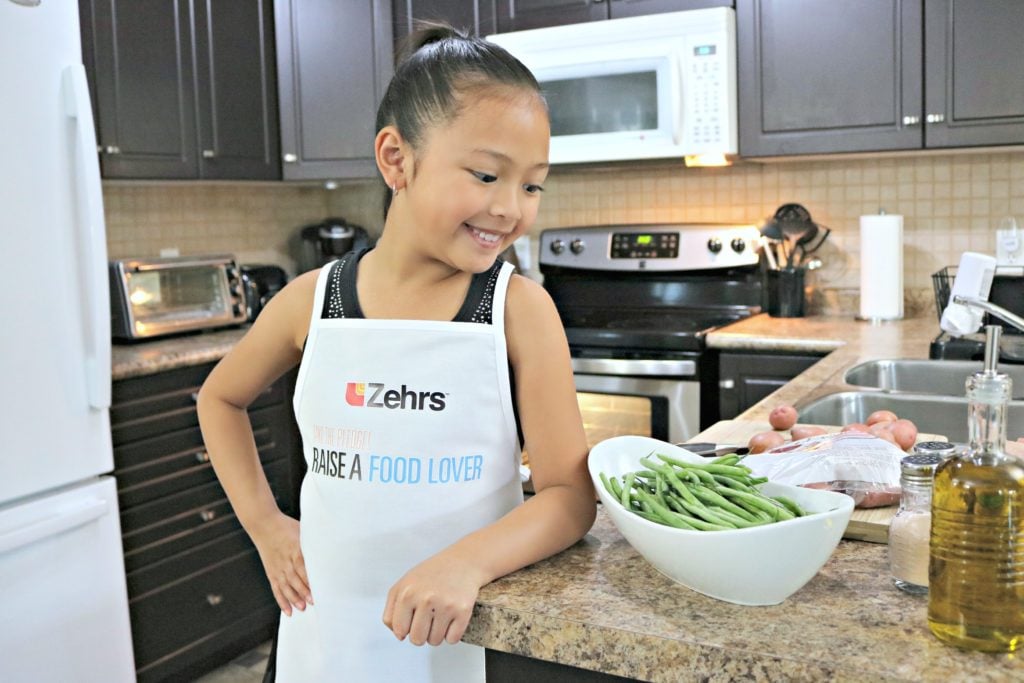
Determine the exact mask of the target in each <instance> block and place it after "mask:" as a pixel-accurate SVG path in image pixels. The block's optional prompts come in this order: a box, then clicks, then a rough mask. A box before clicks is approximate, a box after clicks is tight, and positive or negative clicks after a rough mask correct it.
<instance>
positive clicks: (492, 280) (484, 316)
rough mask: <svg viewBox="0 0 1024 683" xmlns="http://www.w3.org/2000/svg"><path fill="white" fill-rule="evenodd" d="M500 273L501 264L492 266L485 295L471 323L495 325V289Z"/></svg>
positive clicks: (481, 298)
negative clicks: (493, 313)
mask: <svg viewBox="0 0 1024 683" xmlns="http://www.w3.org/2000/svg"><path fill="white" fill-rule="evenodd" d="M500 272H501V263H500V262H498V263H495V264H494V265H493V266H491V272H490V273H489V275H488V277H487V286H486V287H484V294H483V296H482V297H480V302H479V303H478V304H477V305H476V309H475V310H474V311H473V315H471V316H470V318H469V321H470V322H474V323H481V324H484V325H491V324H493V322H494V321H493V320H492V316H491V313H492V309H493V308H494V287H495V285H497V284H498V274H499V273H500Z"/></svg>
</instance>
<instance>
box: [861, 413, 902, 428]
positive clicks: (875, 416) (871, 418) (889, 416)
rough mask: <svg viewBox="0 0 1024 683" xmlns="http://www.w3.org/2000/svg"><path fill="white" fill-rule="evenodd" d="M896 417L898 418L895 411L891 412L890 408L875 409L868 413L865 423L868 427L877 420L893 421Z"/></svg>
mask: <svg viewBox="0 0 1024 683" xmlns="http://www.w3.org/2000/svg"><path fill="white" fill-rule="evenodd" d="M898 419H899V418H898V417H897V416H896V413H894V412H892V411H891V410H876V411H875V412H873V413H871V414H870V415H868V419H867V421H866V424H867V426H868V427H870V426H871V425H873V424H876V423H878V422H895V421H896V420H898Z"/></svg>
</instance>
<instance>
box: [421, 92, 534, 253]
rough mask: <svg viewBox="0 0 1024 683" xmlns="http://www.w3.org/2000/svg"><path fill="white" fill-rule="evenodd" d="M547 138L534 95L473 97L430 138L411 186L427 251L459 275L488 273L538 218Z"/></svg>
mask: <svg viewBox="0 0 1024 683" xmlns="http://www.w3.org/2000/svg"><path fill="white" fill-rule="evenodd" d="M549 138H550V129H549V125H548V115H547V111H546V110H545V108H544V106H543V104H542V103H541V101H540V99H539V98H538V97H537V95H536V94H534V93H532V92H528V91H520V90H512V89H508V90H505V91H499V92H498V93H492V94H490V95H483V96H480V95H477V96H474V95H472V94H470V95H467V96H466V99H465V100H464V102H463V106H462V109H461V110H460V113H459V116H458V117H457V118H456V119H454V120H453V121H451V122H450V123H447V124H442V125H436V126H435V127H434V128H433V129H431V130H430V131H429V132H428V133H427V135H426V136H425V138H424V140H423V143H422V144H421V145H420V149H419V150H417V153H416V154H415V161H416V171H415V176H414V177H413V178H412V179H411V180H409V181H408V183H407V185H406V188H407V191H408V194H407V196H406V202H407V203H408V209H409V213H408V217H409V220H410V221H411V222H412V227H413V234H415V235H417V236H418V237H419V238H420V239H422V240H424V242H422V243H421V246H422V247H423V248H424V250H425V251H426V252H427V253H428V254H430V255H431V256H432V257H433V258H436V259H438V260H440V261H442V262H444V263H447V264H448V265H450V266H452V267H454V268H457V269H459V270H463V271H468V272H474V273H479V272H482V271H484V270H487V269H488V268H489V267H490V266H491V265H492V264H493V263H494V259H495V258H497V256H498V254H499V253H501V251H502V250H504V249H505V248H506V247H508V246H509V245H510V244H512V242H513V241H515V239H516V238H517V237H519V236H520V235H522V234H523V233H524V232H526V231H527V230H528V229H529V227H530V225H531V224H532V223H533V221H534V219H535V218H536V217H537V208H538V205H539V203H540V194H541V191H542V187H541V184H542V183H543V182H544V180H545V178H546V177H547V172H548V141H549Z"/></svg>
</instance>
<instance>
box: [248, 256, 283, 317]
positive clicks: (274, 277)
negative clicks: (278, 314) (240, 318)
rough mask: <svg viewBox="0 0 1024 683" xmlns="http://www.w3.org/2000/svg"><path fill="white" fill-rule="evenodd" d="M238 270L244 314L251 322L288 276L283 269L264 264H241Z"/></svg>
mask: <svg viewBox="0 0 1024 683" xmlns="http://www.w3.org/2000/svg"><path fill="white" fill-rule="evenodd" d="M240 270H241V273H242V284H243V286H244V288H245V314H246V317H247V318H248V320H249V322H252V321H254V320H256V317H257V316H258V315H259V314H260V311H262V310H263V307H264V306H266V305H267V302H268V301H270V300H271V299H272V298H273V297H274V295H275V294H277V293H278V292H280V291H281V290H282V289H283V288H284V286H285V285H286V284H287V283H288V275H287V273H285V272H284V268H281V267H280V266H274V265H266V264H256V263H249V264H243V265H242V267H241V269H240Z"/></svg>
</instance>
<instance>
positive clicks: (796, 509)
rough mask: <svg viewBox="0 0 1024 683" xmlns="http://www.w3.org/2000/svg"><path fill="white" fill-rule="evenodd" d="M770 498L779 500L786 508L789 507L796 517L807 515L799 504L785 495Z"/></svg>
mask: <svg viewBox="0 0 1024 683" xmlns="http://www.w3.org/2000/svg"><path fill="white" fill-rule="evenodd" d="M772 498H774V499H775V500H777V501H779V502H780V503H782V504H783V505H785V506H786V507H787V508H789V511H790V512H792V513H793V514H794V515H796V516H797V517H806V516H807V513H806V512H805V511H804V509H803V508H802V507H800V504H799V503H797V502H796V501H795V500H792V499H790V498H786V497H785V496H772Z"/></svg>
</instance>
